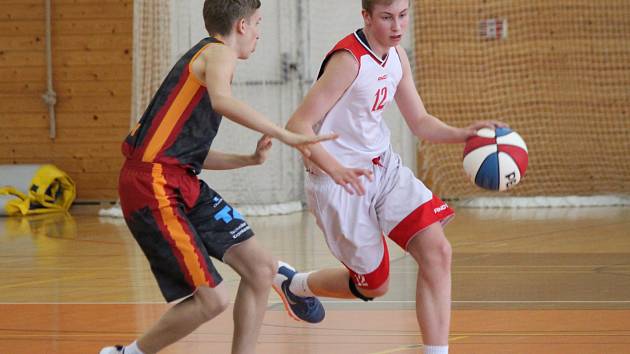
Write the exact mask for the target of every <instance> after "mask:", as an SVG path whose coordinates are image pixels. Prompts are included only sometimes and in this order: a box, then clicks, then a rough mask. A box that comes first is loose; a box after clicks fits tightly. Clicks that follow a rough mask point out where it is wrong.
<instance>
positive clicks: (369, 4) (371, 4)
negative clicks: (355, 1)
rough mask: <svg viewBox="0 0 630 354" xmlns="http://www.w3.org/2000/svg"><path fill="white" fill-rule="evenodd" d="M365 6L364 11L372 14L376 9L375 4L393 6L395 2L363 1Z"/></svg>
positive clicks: (391, 0) (387, 0) (380, 0)
mask: <svg viewBox="0 0 630 354" xmlns="http://www.w3.org/2000/svg"><path fill="white" fill-rule="evenodd" d="M361 2H362V5H363V10H365V11H367V12H368V13H372V10H373V9H374V4H383V5H391V4H392V3H393V2H394V0H361Z"/></svg>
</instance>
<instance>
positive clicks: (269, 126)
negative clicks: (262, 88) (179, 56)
mask: <svg viewBox="0 0 630 354" xmlns="http://www.w3.org/2000/svg"><path fill="white" fill-rule="evenodd" d="M202 56H203V59H204V61H205V62H204V69H205V72H204V75H205V81H206V86H207V89H208V95H209V96H210V101H211V102H212V107H213V109H214V110H215V111H216V112H217V113H219V114H221V115H223V116H225V117H226V118H228V119H230V120H232V121H234V122H235V123H238V124H240V125H243V126H245V127H247V128H250V129H253V130H256V131H258V132H261V133H263V134H265V135H268V136H270V137H273V138H276V139H278V140H280V141H282V142H283V143H285V144H287V145H290V146H293V147H294V148H296V149H298V150H300V152H301V153H302V154H304V155H306V156H309V155H310V147H311V145H312V144H315V143H318V142H320V141H323V140H330V139H334V138H335V137H336V136H335V135H327V136H304V135H300V134H295V133H292V132H289V131H287V130H286V129H283V128H281V127H279V126H277V125H276V124H274V123H273V122H272V121H271V120H269V119H268V118H267V117H265V116H264V115H263V114H261V113H259V112H257V111H256V110H255V109H253V108H251V107H250V106H249V105H247V104H245V103H244V102H242V101H240V100H238V99H236V98H234V97H232V87H231V81H232V76H233V73H234V69H235V66H236V59H237V58H236V55H235V54H234V53H233V52H232V51H231V50H230V49H229V48H228V47H226V46H223V45H216V46H212V47H210V48H208V49H207V50H205V51H204V53H203V54H202Z"/></svg>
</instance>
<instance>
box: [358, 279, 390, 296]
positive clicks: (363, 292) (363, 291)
mask: <svg viewBox="0 0 630 354" xmlns="http://www.w3.org/2000/svg"><path fill="white" fill-rule="evenodd" d="M348 286H349V288H350V292H351V293H352V294H353V295H354V296H355V297H356V298H357V299H360V300H363V301H372V300H374V298H377V297H380V296H383V295H385V294H386V293H387V291H388V290H389V279H387V280H385V282H384V283H383V284H381V285H379V286H378V287H376V288H373V289H371V288H365V287H361V288H359V287H358V286H357V285H356V284H355V282H354V281H353V280H352V278H350V281H349V282H348Z"/></svg>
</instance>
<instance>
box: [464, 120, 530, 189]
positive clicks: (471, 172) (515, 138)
mask: <svg viewBox="0 0 630 354" xmlns="http://www.w3.org/2000/svg"><path fill="white" fill-rule="evenodd" d="M527 161H528V153H527V146H526V145H525V141H524V140H523V138H521V136H520V135H518V133H516V132H515V131H513V130H511V129H510V128H496V130H492V129H488V128H483V129H480V130H479V131H477V135H476V136H473V137H471V138H469V139H468V140H467V141H466V147H465V148H464V171H465V172H466V174H467V175H468V177H469V178H470V180H471V181H472V182H473V183H474V184H476V185H477V186H479V187H481V188H484V189H488V190H492V191H506V190H508V189H510V188H512V187H514V186H515V185H517V184H518V183H519V182H520V180H521V178H523V176H525V170H527Z"/></svg>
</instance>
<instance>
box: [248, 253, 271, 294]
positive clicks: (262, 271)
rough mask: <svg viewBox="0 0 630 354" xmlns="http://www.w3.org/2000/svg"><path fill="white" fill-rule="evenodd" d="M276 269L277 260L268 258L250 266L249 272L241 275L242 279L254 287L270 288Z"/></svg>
mask: <svg viewBox="0 0 630 354" xmlns="http://www.w3.org/2000/svg"><path fill="white" fill-rule="evenodd" d="M277 271H278V262H276V261H274V260H273V259H271V258H270V259H269V260H266V261H265V262H262V263H261V264H256V265H254V266H252V267H250V268H249V272H248V273H247V274H244V275H243V280H244V281H246V282H248V283H249V284H251V285H252V286H253V287H255V288H270V287H271V284H272V282H273V278H274V277H275V275H276V272H277Z"/></svg>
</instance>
